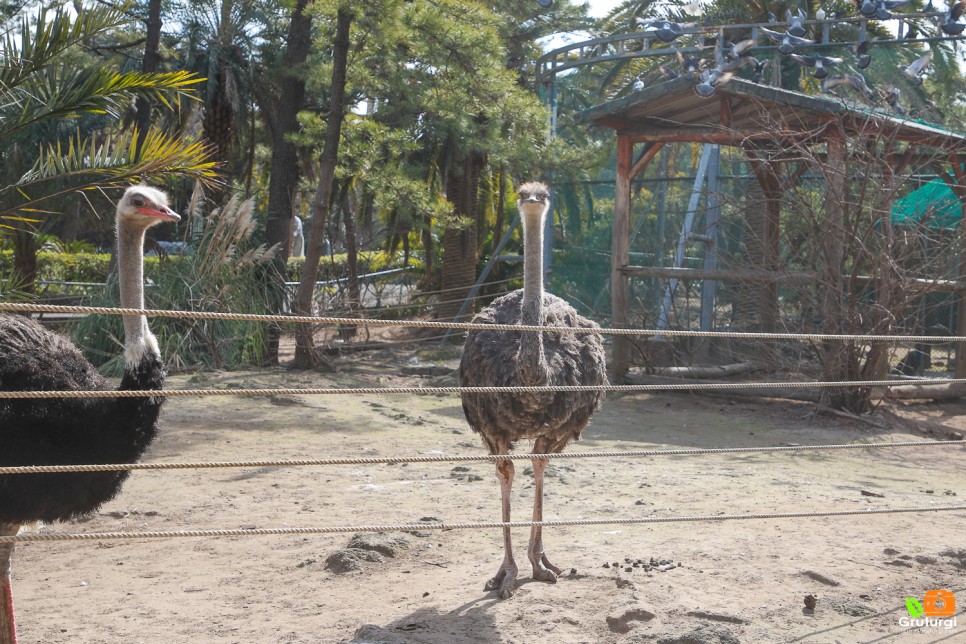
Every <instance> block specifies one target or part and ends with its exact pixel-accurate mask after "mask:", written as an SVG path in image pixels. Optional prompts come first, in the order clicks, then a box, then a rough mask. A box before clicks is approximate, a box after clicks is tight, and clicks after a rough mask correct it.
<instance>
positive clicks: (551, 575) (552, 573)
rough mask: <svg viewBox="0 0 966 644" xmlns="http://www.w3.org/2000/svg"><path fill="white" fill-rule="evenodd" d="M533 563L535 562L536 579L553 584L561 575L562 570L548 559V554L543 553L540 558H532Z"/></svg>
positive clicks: (534, 574)
mask: <svg viewBox="0 0 966 644" xmlns="http://www.w3.org/2000/svg"><path fill="white" fill-rule="evenodd" d="M531 563H532V564H533V578H534V579H536V580H537V581H546V582H550V583H551V584H555V583H557V577H559V576H560V573H561V572H562V571H561V570H560V568H557V567H556V566H555V565H553V564H552V563H550V562H549V561H548V560H547V555H545V554H541V555H540V558H539V559H535V560H531Z"/></svg>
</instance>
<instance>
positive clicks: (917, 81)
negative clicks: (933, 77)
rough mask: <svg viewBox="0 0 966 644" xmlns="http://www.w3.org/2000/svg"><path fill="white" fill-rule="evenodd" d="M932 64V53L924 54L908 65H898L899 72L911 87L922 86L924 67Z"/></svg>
mask: <svg viewBox="0 0 966 644" xmlns="http://www.w3.org/2000/svg"><path fill="white" fill-rule="evenodd" d="M931 62H932V52H931V51H929V52H926V54H925V55H924V56H920V57H919V58H917V59H916V60H914V61H913V62H911V63H909V64H908V65H899V71H901V72H902V75H903V76H905V77H906V79H907V80H908V81H909V82H910V83H912V84H913V85H922V76H923V74H925V73H926V67H928V66H929V63H931Z"/></svg>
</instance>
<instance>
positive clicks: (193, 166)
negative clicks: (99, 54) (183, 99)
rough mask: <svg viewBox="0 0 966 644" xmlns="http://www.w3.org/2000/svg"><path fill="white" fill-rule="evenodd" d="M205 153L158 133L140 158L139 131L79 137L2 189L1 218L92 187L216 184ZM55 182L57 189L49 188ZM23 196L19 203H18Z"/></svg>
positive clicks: (45, 152) (49, 151)
mask: <svg viewBox="0 0 966 644" xmlns="http://www.w3.org/2000/svg"><path fill="white" fill-rule="evenodd" d="M208 157H209V154H208V149H207V147H206V146H205V145H204V144H203V143H201V142H200V141H186V140H185V139H184V138H183V137H180V136H177V137H176V136H170V135H168V134H166V133H165V132H162V131H160V130H157V129H152V130H150V131H148V134H147V136H146V138H145V139H144V142H143V144H142V145H141V149H140V154H137V131H132V132H129V133H127V134H124V135H120V136H118V137H116V138H115V137H113V136H111V135H107V136H104V135H103V134H95V135H92V136H89V137H87V138H82V137H81V136H77V137H75V138H72V139H70V140H69V142H68V143H67V144H66V145H63V144H61V143H57V144H52V145H50V146H48V147H47V148H46V149H42V150H41V151H40V157H39V159H38V160H37V163H36V164H35V165H34V167H33V169H31V171H30V172H28V173H27V174H25V175H24V176H23V177H21V179H20V180H19V181H18V182H17V183H16V184H14V185H9V186H4V187H0V203H3V204H4V206H3V207H2V208H0V217H3V216H6V215H9V214H11V213H13V212H16V211H22V210H24V209H27V208H34V207H36V205H37V204H39V203H41V202H43V201H45V200H47V199H51V198H54V197H58V196H61V195H63V194H67V193H69V192H74V191H77V190H89V189H91V188H93V187H95V186H96V187H101V188H103V187H112V186H123V185H126V184H129V183H130V182H132V181H138V180H142V179H145V178H147V177H170V176H171V175H175V176H182V177H188V178H193V179H196V180H199V181H202V182H203V183H208V184H212V183H214V182H215V180H216V175H215V171H214V170H215V164H214V163H213V162H211V161H209V160H208ZM55 182H56V186H57V188H56V189H55V190H50V189H49V187H50V186H51V185H54V183H55ZM17 196H19V198H17Z"/></svg>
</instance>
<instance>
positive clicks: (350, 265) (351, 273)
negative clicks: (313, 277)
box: [342, 187, 362, 340]
mask: <svg viewBox="0 0 966 644" xmlns="http://www.w3.org/2000/svg"><path fill="white" fill-rule="evenodd" d="M353 198H354V194H353V192H352V188H351V187H348V188H347V189H346V191H345V195H344V197H343V199H342V221H343V224H345V252H346V273H347V275H346V277H347V278H348V279H347V280H346V287H347V288H346V290H347V291H348V294H349V300H348V304H349V314H350V317H355V316H357V315H359V309H360V308H361V307H362V296H361V293H360V291H359V241H358V236H357V235H356V209H355V208H353V207H352V202H353ZM357 330H358V327H355V326H353V327H345V328H344V329H343V337H344V338H345V339H346V340H348V339H351V338H352V337H353V336H354V335H355V334H356V331H357Z"/></svg>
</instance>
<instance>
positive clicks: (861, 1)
mask: <svg viewBox="0 0 966 644" xmlns="http://www.w3.org/2000/svg"><path fill="white" fill-rule="evenodd" d="M855 6H856V7H857V8H858V10H859V13H861V14H862V15H863V16H865V17H866V18H872V17H873V16H875V14H876V12H877V11H878V10H879V7H878V5H877V3H876V2H875V0H855Z"/></svg>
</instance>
